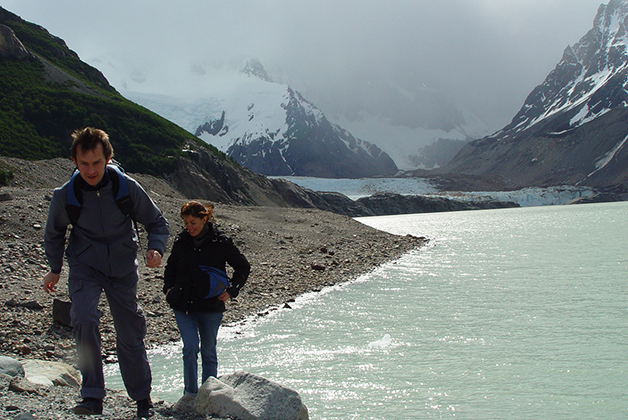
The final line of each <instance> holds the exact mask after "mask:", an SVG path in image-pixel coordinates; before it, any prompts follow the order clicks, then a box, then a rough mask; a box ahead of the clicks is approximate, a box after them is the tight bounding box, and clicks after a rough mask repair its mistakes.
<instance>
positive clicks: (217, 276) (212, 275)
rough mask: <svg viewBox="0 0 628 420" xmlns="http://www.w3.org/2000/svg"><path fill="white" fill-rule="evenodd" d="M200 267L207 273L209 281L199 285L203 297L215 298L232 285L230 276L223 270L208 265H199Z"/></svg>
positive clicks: (198, 288)
mask: <svg viewBox="0 0 628 420" xmlns="http://www.w3.org/2000/svg"><path fill="white" fill-rule="evenodd" d="M198 268H199V269H200V271H201V272H202V273H204V274H205V275H207V281H206V282H205V281H203V282H202V283H201V284H200V285H197V291H198V292H200V295H201V296H203V299H211V298H214V297H216V296H218V295H220V294H221V293H222V292H224V291H225V290H227V289H228V288H229V287H231V283H230V282H229V277H227V273H226V272H224V271H223V270H221V269H219V268H215V267H210V266H208V265H199V266H198ZM203 280H204V279H203ZM198 286H200V287H198Z"/></svg>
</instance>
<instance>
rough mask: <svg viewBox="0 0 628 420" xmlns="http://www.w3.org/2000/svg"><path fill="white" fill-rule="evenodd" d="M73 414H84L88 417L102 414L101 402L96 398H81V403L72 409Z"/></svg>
mask: <svg viewBox="0 0 628 420" xmlns="http://www.w3.org/2000/svg"><path fill="white" fill-rule="evenodd" d="M74 414H86V415H88V416H93V415H96V414H102V400H99V399H98V398H83V401H81V402H80V403H79V404H78V405H77V406H76V407H74Z"/></svg>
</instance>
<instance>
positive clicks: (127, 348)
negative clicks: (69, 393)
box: [68, 264, 152, 401]
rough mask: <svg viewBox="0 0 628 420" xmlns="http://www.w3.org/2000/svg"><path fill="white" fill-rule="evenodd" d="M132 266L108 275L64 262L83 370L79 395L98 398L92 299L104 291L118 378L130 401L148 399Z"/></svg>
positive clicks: (96, 314)
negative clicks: (67, 266) (124, 272)
mask: <svg viewBox="0 0 628 420" xmlns="http://www.w3.org/2000/svg"><path fill="white" fill-rule="evenodd" d="M137 279H138V277H137V271H135V270H134V271H132V272H131V273H130V274H128V275H127V276H125V277H120V278H110V277H106V276H104V275H103V274H102V273H100V272H99V271H97V270H95V269H93V268H91V267H88V266H86V265H83V264H76V265H72V266H71V267H70V274H69V278H68V289H69V293H70V299H71V300H72V309H71V311H70V316H71V318H72V327H73V328H74V338H75V339H76V347H77V351H78V363H79V369H80V371H81V374H82V375H83V385H82V388H81V396H82V397H83V398H98V399H103V398H104V396H105V379H104V375H103V365H102V353H101V341H100V332H99V329H98V328H99V324H100V316H101V314H102V313H101V312H100V311H99V310H98V301H99V299H100V295H101V292H102V291H103V290H104V292H105V296H106V297H107V300H108V302H109V308H110V309H111V315H112V317H113V322H114V326H115V329H116V340H117V341H116V350H117V353H118V362H119V365H120V373H121V374H122V380H123V381H124V385H125V387H126V389H127V392H128V394H129V397H131V398H132V399H133V400H136V401H138V400H142V399H144V398H148V397H149V395H150V389H151V381H152V377H151V372H150V366H149V365H148V359H147V356H146V347H145V346H144V336H145V335H146V319H145V318H144V316H143V315H142V313H141V309H140V307H139V306H138V304H137V293H136V292H137Z"/></svg>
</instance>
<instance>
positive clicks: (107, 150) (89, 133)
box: [70, 127, 113, 160]
mask: <svg viewBox="0 0 628 420" xmlns="http://www.w3.org/2000/svg"><path fill="white" fill-rule="evenodd" d="M98 143H100V144H102V151H103V153H104V155H105V159H107V160H109V159H110V158H111V157H113V147H112V146H111V143H110V142H109V135H108V134H107V133H105V132H104V131H103V130H100V129H98V128H93V127H85V128H82V129H79V130H75V131H74V132H73V133H72V147H71V148H70V151H71V153H72V159H76V157H77V155H78V148H79V147H80V148H81V152H83V153H85V152H86V151H88V150H94V149H96V147H98Z"/></svg>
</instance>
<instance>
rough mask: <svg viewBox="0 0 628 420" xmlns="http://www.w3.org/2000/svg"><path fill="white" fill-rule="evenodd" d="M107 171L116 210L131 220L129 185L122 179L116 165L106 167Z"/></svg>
mask: <svg viewBox="0 0 628 420" xmlns="http://www.w3.org/2000/svg"><path fill="white" fill-rule="evenodd" d="M107 171H109V179H110V180H111V184H112V186H113V194H114V196H115V200H116V204H117V205H118V208H120V211H122V213H123V214H124V215H125V216H129V215H131V218H133V215H132V212H133V202H132V201H131V194H130V193H129V184H128V183H127V180H126V178H125V177H124V173H123V172H122V170H120V169H119V168H118V166H116V165H108V166H107Z"/></svg>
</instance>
